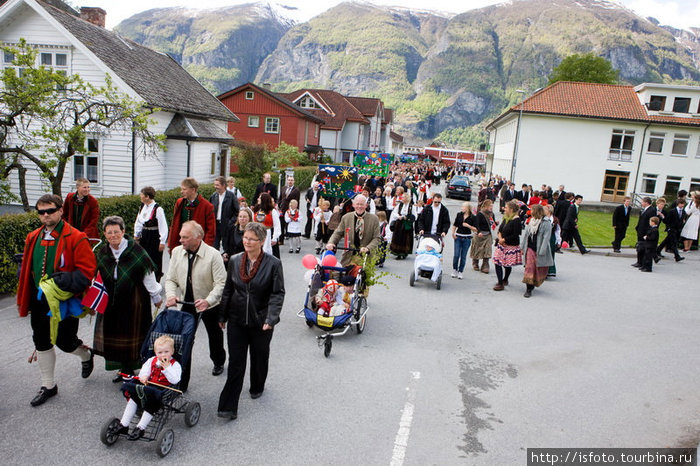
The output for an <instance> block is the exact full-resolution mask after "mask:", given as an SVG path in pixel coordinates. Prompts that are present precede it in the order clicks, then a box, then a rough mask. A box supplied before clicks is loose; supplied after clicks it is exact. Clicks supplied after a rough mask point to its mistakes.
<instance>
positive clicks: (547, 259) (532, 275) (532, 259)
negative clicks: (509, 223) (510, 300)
mask: <svg viewBox="0 0 700 466" xmlns="http://www.w3.org/2000/svg"><path fill="white" fill-rule="evenodd" d="M551 235H552V222H548V221H546V220H544V207H543V206H541V205H540V204H535V205H533V206H532V217H531V218H530V223H528V224H527V227H526V228H525V234H524V235H523V237H522V239H521V240H520V249H522V250H523V252H524V254H525V275H524V276H523V283H525V284H526V285H527V287H526V290H525V294H524V295H523V296H525V297H526V298H529V297H530V296H531V295H532V290H534V289H535V287H537V286H540V285H541V284H542V283H543V282H544V280H545V279H546V278H547V271H548V270H549V266H550V265H552V263H553V261H552V252H551V246H550V237H551Z"/></svg>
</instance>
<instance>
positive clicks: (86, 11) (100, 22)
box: [80, 6, 107, 28]
mask: <svg viewBox="0 0 700 466" xmlns="http://www.w3.org/2000/svg"><path fill="white" fill-rule="evenodd" d="M105 16H107V12H106V11H105V10H103V9H102V8H99V7H91V6H81V7H80V19H84V20H85V21H87V22H88V23H92V24H94V25H95V26H99V27H101V28H103V27H105Z"/></svg>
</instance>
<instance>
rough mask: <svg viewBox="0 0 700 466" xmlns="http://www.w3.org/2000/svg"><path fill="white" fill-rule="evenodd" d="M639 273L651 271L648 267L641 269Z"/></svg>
mask: <svg viewBox="0 0 700 466" xmlns="http://www.w3.org/2000/svg"><path fill="white" fill-rule="evenodd" d="M639 271H640V272H651V269H650V268H649V267H641V268H640V269H639Z"/></svg>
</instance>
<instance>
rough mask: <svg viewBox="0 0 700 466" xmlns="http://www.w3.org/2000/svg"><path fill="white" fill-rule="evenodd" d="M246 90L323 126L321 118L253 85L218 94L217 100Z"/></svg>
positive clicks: (249, 84)
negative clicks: (263, 96) (261, 95)
mask: <svg viewBox="0 0 700 466" xmlns="http://www.w3.org/2000/svg"><path fill="white" fill-rule="evenodd" d="M246 89H253V90H255V91H257V92H260V93H261V94H264V95H266V96H267V97H269V98H270V99H272V100H274V101H275V102H277V103H278V104H280V105H282V106H284V107H286V108H288V109H289V110H291V111H293V112H294V113H296V114H297V115H299V116H301V117H303V118H306V119H307V120H311V121H313V122H314V123H320V124H324V123H325V121H324V120H323V119H322V118H319V117H318V116H316V115H314V114H312V113H311V112H308V111H307V110H306V109H304V108H301V107H299V106H298V105H295V104H294V102H292V101H290V100H288V99H286V98H284V97H283V96H282V94H277V93H274V92H272V91H268V90H267V89H265V88H264V87H260V86H256V85H255V84H253V83H246V84H242V85H240V86H238V87H237V88H235V89H231V90H230V91H227V92H224V93H223V94H220V95H219V96H218V97H217V98H218V99H219V100H220V101H223V100H224V99H225V98H227V97H230V96H232V95H235V94H238V93H239V92H241V91H243V90H246Z"/></svg>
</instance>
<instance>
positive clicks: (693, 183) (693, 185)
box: [688, 178, 700, 192]
mask: <svg viewBox="0 0 700 466" xmlns="http://www.w3.org/2000/svg"><path fill="white" fill-rule="evenodd" d="M698 189H700V178H691V179H690V186H689V187H688V191H690V192H693V191H697V190H698Z"/></svg>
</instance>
